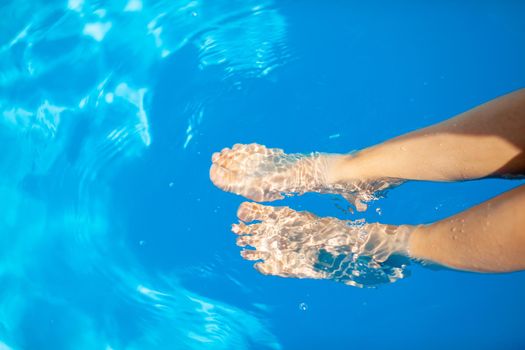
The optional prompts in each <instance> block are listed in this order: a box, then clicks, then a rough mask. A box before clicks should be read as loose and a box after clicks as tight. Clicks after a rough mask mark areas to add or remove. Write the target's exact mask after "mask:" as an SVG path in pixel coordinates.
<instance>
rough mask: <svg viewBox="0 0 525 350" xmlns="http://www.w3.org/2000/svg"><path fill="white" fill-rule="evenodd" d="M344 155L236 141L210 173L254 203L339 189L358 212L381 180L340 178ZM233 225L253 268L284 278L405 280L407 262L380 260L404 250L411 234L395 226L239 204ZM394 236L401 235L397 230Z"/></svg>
mask: <svg viewBox="0 0 525 350" xmlns="http://www.w3.org/2000/svg"><path fill="white" fill-rule="evenodd" d="M343 161H344V157H343V156H338V155H327V154H320V153H313V154H310V155H303V154H286V153H284V152H283V150H281V149H275V148H274V149H269V148H266V147H265V146H262V145H258V144H250V145H239V144H237V145H235V146H233V148H232V149H228V148H225V149H223V150H222V151H221V152H220V153H215V154H213V156H212V163H213V164H212V166H211V169H210V178H211V180H212V182H213V183H214V184H215V185H216V186H217V187H219V188H221V189H223V190H225V191H229V192H233V193H236V194H239V195H242V196H244V197H246V198H249V199H252V200H254V201H257V202H259V201H274V200H278V199H282V198H284V196H288V195H300V194H303V193H306V192H319V193H333V194H340V195H342V196H344V197H345V198H346V199H347V200H349V201H350V202H351V203H352V204H353V205H354V206H355V207H356V209H357V210H360V211H362V210H365V209H366V204H365V203H366V202H367V201H369V200H372V199H374V198H375V193H376V192H377V191H381V190H384V189H385V188H386V187H387V186H388V184H387V183H386V182H384V181H381V182H374V183H372V182H369V183H365V182H363V181H349V180H345V179H342V178H340V176H339V173H338V172H339V171H340V167H341V164H342V163H343ZM237 215H238V217H239V219H240V220H241V221H240V222H239V223H238V224H235V225H233V226H232V231H233V232H234V233H236V234H238V235H239V237H238V239H237V244H238V245H239V246H241V247H247V246H250V247H253V248H254V249H244V250H243V251H242V252H241V255H242V257H243V258H245V259H247V260H257V261H258V262H257V263H256V264H255V268H256V269H257V270H258V271H259V272H261V273H263V274H270V275H277V276H282V277H297V278H323V279H336V280H340V281H342V282H344V283H347V284H350V285H358V286H363V285H375V284H378V283H385V282H392V281H395V280H397V279H399V278H401V277H403V267H404V266H392V265H386V264H383V263H384V262H385V261H386V260H387V259H388V258H389V257H390V255H392V254H395V253H403V249H405V247H406V240H407V239H408V233H407V232H406V233H403V232H401V233H400V232H398V231H399V230H397V229H394V227H393V226H388V225H381V224H363V223H359V222H352V221H343V220H339V219H336V218H332V217H325V218H320V217H318V216H316V215H314V214H312V213H309V212H297V211H294V210H292V209H290V208H288V207H273V206H265V205H261V204H257V203H253V202H245V203H242V204H241V206H240V208H239V211H238V213H237ZM394 233H396V234H394Z"/></svg>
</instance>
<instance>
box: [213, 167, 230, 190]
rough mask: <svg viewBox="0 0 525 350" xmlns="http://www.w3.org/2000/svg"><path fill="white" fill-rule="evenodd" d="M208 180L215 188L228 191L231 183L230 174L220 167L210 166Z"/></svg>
mask: <svg viewBox="0 0 525 350" xmlns="http://www.w3.org/2000/svg"><path fill="white" fill-rule="evenodd" d="M210 180H211V181H212V182H213V183H214V184H215V186H217V187H220V188H222V189H228V188H229V186H231V183H232V174H231V173H230V172H229V171H228V170H227V169H225V168H223V167H221V166H220V165H217V164H212V166H211V168H210Z"/></svg>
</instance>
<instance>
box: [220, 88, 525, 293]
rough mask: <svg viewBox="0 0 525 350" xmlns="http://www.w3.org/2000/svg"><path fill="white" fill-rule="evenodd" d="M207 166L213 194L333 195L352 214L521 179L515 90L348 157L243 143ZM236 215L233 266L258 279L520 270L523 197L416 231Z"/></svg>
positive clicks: (524, 192)
mask: <svg viewBox="0 0 525 350" xmlns="http://www.w3.org/2000/svg"><path fill="white" fill-rule="evenodd" d="M212 162H213V164H212V167H211V169H210V177H211V180H212V181H213V183H214V184H215V185H216V186H218V187H219V188H221V189H223V190H226V191H230V192H234V193H237V194H240V195H242V196H244V197H247V198H249V199H252V200H254V201H273V200H276V199H281V198H283V196H285V195H293V194H302V193H305V192H320V193H336V194H341V195H343V196H344V197H345V198H346V199H348V200H349V201H350V202H351V203H352V204H354V205H355V207H356V209H357V210H366V202H367V201H370V200H373V199H375V198H376V196H377V194H378V193H380V192H381V191H383V190H385V189H387V188H389V187H392V186H394V185H399V184H401V183H402V182H404V181H407V180H427V181H463V180H469V179H480V178H486V177H516V176H523V175H525V89H522V90H519V91H516V92H514V93H511V94H508V95H505V96H502V97H500V98H497V99H495V100H492V101H490V102H488V103H486V104H483V105H481V106H479V107H476V108H474V109H472V110H469V111H467V112H465V113H463V114H460V115H458V116H456V117H454V118H451V119H449V120H446V121H444V122H442V123H439V124H436V125H433V126H430V127H427V128H424V129H420V130H416V131H414V132H411V133H408V134H406V135H402V136H400V137H397V138H394V139H391V140H388V141H386V142H384V143H382V144H379V145H376V146H373V147H370V148H367V149H364V150H362V151H360V152H358V153H355V154H350V155H341V154H321V153H313V154H286V153H284V152H283V151H282V150H280V149H268V148H266V147H264V146H261V145H257V144H251V145H235V146H234V147H233V148H232V149H224V150H222V151H221V152H220V153H215V154H214V155H213V157H212ZM238 216H239V219H240V220H241V222H240V223H239V224H237V225H234V226H233V231H234V232H235V233H237V234H239V238H238V244H239V245H241V246H251V247H254V248H255V249H254V250H244V251H243V252H242V256H243V257H244V258H245V259H248V260H260V261H259V262H257V263H256V265H255V267H256V268H257V270H259V271H260V272H262V273H265V274H272V275H279V276H285V277H301V278H307V277H309V278H335V279H339V280H341V281H344V282H346V283H348V284H354V285H356V284H357V285H364V284H374V283H380V282H385V281H394V280H396V279H398V278H400V277H402V276H403V268H404V264H403V263H402V262H397V263H390V261H391V260H395V259H393V257H394V256H397V257H399V256H402V257H403V256H404V257H406V258H413V259H418V260H424V261H429V262H433V263H436V264H440V265H443V266H447V267H450V268H455V269H461V270H467V271H477V272H510V271H516V270H522V269H525V186H520V187H518V188H516V189H514V190H511V191H509V192H506V193H504V194H502V195H500V196H498V197H496V198H493V199H491V200H489V201H487V202H484V203H482V204H480V205H478V206H476V207H473V208H471V209H469V210H467V211H465V212H462V213H460V214H457V215H455V216H453V217H450V218H446V219H444V220H441V221H438V222H435V223H432V224H429V225H420V226H410V225H400V226H394V225H384V224H379V223H374V224H363V223H357V222H351V221H343V220H339V219H336V218H330V217H328V218H319V217H317V216H315V215H314V214H311V213H308V212H296V211H294V210H292V209H290V208H287V207H271V206H263V205H260V204H256V203H243V204H242V205H241V207H240V208H239V212H238ZM252 221H257V222H256V223H252V224H248V223H250V222H252ZM401 261H402V260H401Z"/></svg>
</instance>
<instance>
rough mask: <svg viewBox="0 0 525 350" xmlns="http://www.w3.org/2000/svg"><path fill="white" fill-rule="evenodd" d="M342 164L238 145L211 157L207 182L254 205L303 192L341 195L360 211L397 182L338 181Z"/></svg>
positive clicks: (339, 158) (335, 157)
mask: <svg viewBox="0 0 525 350" xmlns="http://www.w3.org/2000/svg"><path fill="white" fill-rule="evenodd" d="M344 160H345V158H344V157H342V156H340V155H328V154H321V153H312V154H286V153H284V151H283V150H281V149H278V148H266V147H265V146H262V145H258V144H250V145H239V144H237V145H235V146H233V148H232V149H229V148H225V149H224V150H222V151H221V152H220V153H215V154H213V156H212V162H213V164H212V167H211V169H210V178H211V180H212V181H213V183H214V184H215V185H216V186H217V187H219V188H221V189H223V190H225V191H230V192H233V193H236V194H239V195H242V196H244V197H246V198H249V199H252V200H255V201H273V200H276V199H282V198H283V197H284V196H286V195H293V194H303V193H305V192H319V193H334V194H341V195H343V196H344V197H345V198H346V199H347V200H348V201H349V202H351V203H352V204H354V205H355V206H356V208H357V210H360V211H362V210H365V209H366V204H364V202H367V201H370V200H372V199H374V198H375V193H377V192H378V191H382V190H384V189H386V188H387V187H389V186H390V185H392V184H394V183H397V182H398V181H396V180H391V181H386V180H384V179H378V180H374V181H367V182H364V181H361V180H357V179H355V180H352V179H349V178H345V179H344V180H341V178H340V176H339V175H340V174H339V171H338V166H339V163H340V162H343V161H344Z"/></svg>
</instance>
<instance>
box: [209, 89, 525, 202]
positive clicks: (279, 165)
mask: <svg viewBox="0 0 525 350" xmlns="http://www.w3.org/2000/svg"><path fill="white" fill-rule="evenodd" d="M212 160H213V165H212V167H211V170H210V177H211V179H212V181H213V182H214V183H215V184H216V185H217V186H218V187H220V188H222V189H224V190H226V191H231V192H234V193H237V194H240V195H243V196H245V197H247V198H250V199H253V200H256V201H271V200H276V199H280V198H282V197H283V195H286V194H302V193H304V192H321V193H339V194H342V195H345V197H346V198H347V199H349V201H351V202H352V203H354V204H355V205H356V207H357V208H358V210H359V209H361V210H363V209H365V208H366V206H365V205H364V204H363V203H362V202H366V201H369V200H372V199H374V198H376V196H375V193H376V192H378V191H382V190H384V189H386V188H388V187H389V186H391V185H393V184H399V183H401V182H402V181H404V180H431V181H457V180H466V179H476V178H482V177H488V176H506V175H509V176H517V175H524V174H525V89H523V90H519V91H516V92H514V93H512V94H509V95H506V96H503V97H500V98H498V99H495V100H493V101H490V102H488V103H486V104H484V105H482V106H480V107H477V108H475V109H472V110H470V111H467V112H465V113H463V114H461V115H459V116H457V117H455V118H452V119H449V120H447V121H445V122H443V123H440V124H436V125H433V126H430V127H428V128H424V129H421V130H418V131H415V132H412V133H409V134H406V135H403V136H400V137H398V138H395V139H392V140H389V141H387V142H385V143H382V144H379V145H377V146H374V147H370V148H368V149H365V150H363V151H361V152H358V153H356V154H352V155H337V154H332V155H328V154H320V153H314V154H309V155H303V154H291V155H288V154H285V153H284V152H283V151H282V150H280V149H268V148H266V147H264V146H261V145H256V144H252V145H236V146H234V147H233V149H224V150H223V151H222V152H220V153H215V154H214V155H213V158H212Z"/></svg>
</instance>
